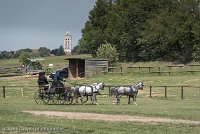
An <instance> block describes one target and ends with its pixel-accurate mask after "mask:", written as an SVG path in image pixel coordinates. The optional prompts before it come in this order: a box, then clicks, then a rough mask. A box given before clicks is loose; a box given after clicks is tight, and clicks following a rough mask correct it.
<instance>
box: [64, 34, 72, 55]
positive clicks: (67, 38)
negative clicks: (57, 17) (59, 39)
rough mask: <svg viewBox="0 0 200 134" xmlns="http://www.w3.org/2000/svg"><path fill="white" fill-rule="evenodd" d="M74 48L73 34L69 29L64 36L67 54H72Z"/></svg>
mask: <svg viewBox="0 0 200 134" xmlns="http://www.w3.org/2000/svg"><path fill="white" fill-rule="evenodd" d="M71 49H72V35H71V34H70V33H69V32H68V31H67V32H66V34H65V37H64V51H65V54H66V55H70V54H71V51H72V50H71Z"/></svg>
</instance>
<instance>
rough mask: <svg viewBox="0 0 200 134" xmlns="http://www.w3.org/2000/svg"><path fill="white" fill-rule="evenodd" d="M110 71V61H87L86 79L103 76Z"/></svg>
mask: <svg viewBox="0 0 200 134" xmlns="http://www.w3.org/2000/svg"><path fill="white" fill-rule="evenodd" d="M103 71H108V60H98V59H97V60H86V61H85V77H88V76H92V75H98V74H101V73H102V72H103Z"/></svg>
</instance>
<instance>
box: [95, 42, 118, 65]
mask: <svg viewBox="0 0 200 134" xmlns="http://www.w3.org/2000/svg"><path fill="white" fill-rule="evenodd" d="M96 55H97V57H98V58H105V59H108V62H109V65H113V64H114V63H115V62H116V61H117V57H118V53H117V49H116V48H115V47H112V46H111V44H108V43H106V44H102V45H101V46H100V47H99V48H98V49H97V52H96Z"/></svg>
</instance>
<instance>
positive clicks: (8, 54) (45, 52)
mask: <svg viewBox="0 0 200 134" xmlns="http://www.w3.org/2000/svg"><path fill="white" fill-rule="evenodd" d="M49 55H55V56H61V55H65V52H64V48H63V46H62V45H61V46H60V47H59V48H56V49H52V50H50V49H48V48H46V47H40V48H39V49H38V50H36V51H33V50H32V49H30V48H26V49H20V50H17V51H1V52H0V59H11V58H19V59H24V58H37V57H46V56H49Z"/></svg>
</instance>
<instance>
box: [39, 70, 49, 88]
mask: <svg viewBox="0 0 200 134" xmlns="http://www.w3.org/2000/svg"><path fill="white" fill-rule="evenodd" d="M37 83H38V85H39V87H40V88H44V89H48V84H49V82H48V81H47V78H46V76H45V72H39V76H38V81H37Z"/></svg>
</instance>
